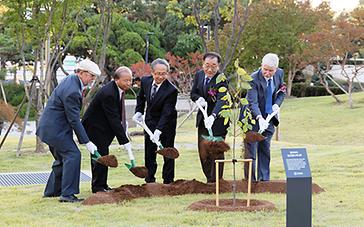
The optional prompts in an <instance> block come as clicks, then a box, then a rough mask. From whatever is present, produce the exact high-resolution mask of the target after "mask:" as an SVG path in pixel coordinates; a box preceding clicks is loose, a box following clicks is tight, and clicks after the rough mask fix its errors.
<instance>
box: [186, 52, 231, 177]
mask: <svg viewBox="0 0 364 227" xmlns="http://www.w3.org/2000/svg"><path fill="white" fill-rule="evenodd" d="M220 62H221V57H220V55H219V54H217V53H215V52H208V53H206V54H205V55H204V56H203V70H201V71H198V72H197V73H196V75H195V78H194V81H193V86H192V90H191V99H192V101H194V102H198V103H199V104H200V105H201V106H203V107H205V106H206V104H207V114H208V115H209V117H208V118H207V119H205V120H203V115H202V112H201V111H198V113H197V118H196V127H197V128H198V151H199V156H200V161H201V166H202V171H203V173H204V174H205V176H206V179H207V182H208V183H212V182H215V179H216V176H215V175H216V174H215V171H216V170H215V160H217V159H224V153H221V154H220V155H218V156H214V157H213V156H211V155H210V154H208V152H207V151H205V150H204V149H203V147H202V146H201V142H202V140H203V137H202V136H208V131H207V129H206V127H205V126H206V125H207V126H210V127H212V132H213V135H214V136H221V137H223V138H225V137H226V134H227V128H228V127H229V125H228V124H227V125H224V118H223V117H221V116H220V115H219V112H220V111H221V107H222V106H223V105H224V104H225V103H224V101H222V100H221V98H222V97H223V96H225V95H226V92H219V88H220V87H226V88H227V83H226V82H220V83H218V84H216V78H217V76H218V75H219V74H220V72H219V67H220ZM223 171H224V163H219V178H220V179H221V178H222V177H223Z"/></svg>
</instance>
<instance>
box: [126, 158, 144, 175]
mask: <svg viewBox="0 0 364 227" xmlns="http://www.w3.org/2000/svg"><path fill="white" fill-rule="evenodd" d="M135 165H136V163H135V160H131V164H128V163H125V166H126V168H128V170H129V171H130V172H131V173H132V174H134V175H135V176H136V177H139V178H146V177H147V176H148V169H147V168H146V167H145V166H135Z"/></svg>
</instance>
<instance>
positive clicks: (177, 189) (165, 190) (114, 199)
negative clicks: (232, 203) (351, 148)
mask: <svg viewBox="0 0 364 227" xmlns="http://www.w3.org/2000/svg"><path fill="white" fill-rule="evenodd" d="M236 184H237V185H236V186H237V187H236V191H237V192H247V189H248V184H247V181H243V180H239V181H236ZM232 185H233V181H225V180H220V188H219V189H220V193H226V192H231V191H232ZM323 191H324V189H322V188H321V187H320V186H318V185H316V184H312V193H314V194H316V193H320V192H323ZM261 192H269V193H285V192H286V181H283V180H281V181H264V182H262V181H260V182H254V183H252V193H261ZM198 193H204V194H214V193H215V183H208V184H205V183H202V182H199V181H196V180H177V181H175V182H173V183H172V184H158V183H152V184H143V185H122V186H120V187H118V188H115V189H114V190H113V191H111V192H99V193H96V194H93V195H92V196H90V197H89V198H87V199H86V200H85V201H84V202H83V204H84V205H95V204H102V203H119V202H122V201H125V200H130V199H135V198H139V197H155V196H174V195H185V194H198Z"/></svg>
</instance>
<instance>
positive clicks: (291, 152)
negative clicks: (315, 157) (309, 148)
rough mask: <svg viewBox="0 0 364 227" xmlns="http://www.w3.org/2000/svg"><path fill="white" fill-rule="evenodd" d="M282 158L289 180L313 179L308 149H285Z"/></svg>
mask: <svg viewBox="0 0 364 227" xmlns="http://www.w3.org/2000/svg"><path fill="white" fill-rule="evenodd" d="M282 158H283V163H284V168H285V170H286V176H287V178H300V177H311V171H310V165H309V164H308V158H307V152H306V148H283V149H282Z"/></svg>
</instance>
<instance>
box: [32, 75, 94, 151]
mask: <svg viewBox="0 0 364 227" xmlns="http://www.w3.org/2000/svg"><path fill="white" fill-rule="evenodd" d="M81 88H82V85H81V81H80V79H79V77H78V76H76V75H70V76H67V77H66V78H65V79H64V80H63V81H62V82H61V83H60V84H59V85H58V86H57V87H56V88H55V89H54V91H53V92H52V95H51V97H50V98H49V100H48V102H47V105H46V107H45V109H44V111H43V114H42V116H41V118H40V121H39V125H38V128H37V132H36V135H37V136H39V138H40V139H41V140H42V141H43V142H44V143H46V144H48V145H50V146H53V147H58V148H62V149H72V148H74V141H73V131H74V132H75V133H76V136H77V138H78V141H79V142H80V143H81V144H84V143H87V142H89V141H90V140H89V138H88V136H87V134H86V131H85V129H84V128H83V126H82V124H81V121H80V110H81V107H82V93H81Z"/></svg>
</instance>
